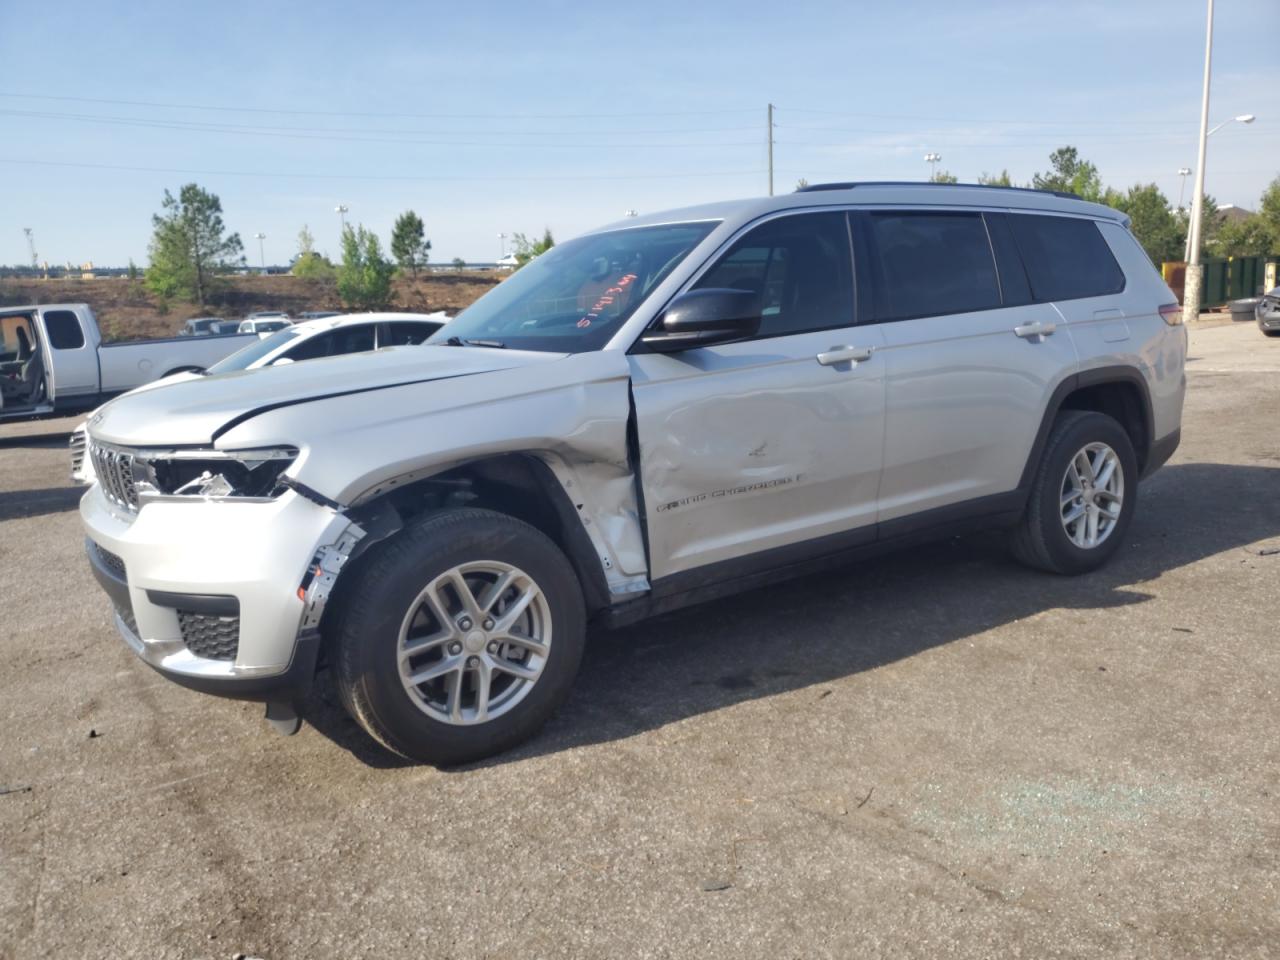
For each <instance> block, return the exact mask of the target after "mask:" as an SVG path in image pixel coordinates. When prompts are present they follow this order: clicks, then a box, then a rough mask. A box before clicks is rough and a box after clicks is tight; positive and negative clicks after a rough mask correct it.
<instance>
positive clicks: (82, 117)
mask: <svg viewBox="0 0 1280 960" xmlns="http://www.w3.org/2000/svg"><path fill="white" fill-rule="evenodd" d="M0 116H20V117H30V118H34V119H41V120H59V121H63V120H66V121H72V122H76V123H97V124H102V125H105V126H123V127H138V128H142V129H154V130H181V131H184V132H191V133H229V134H238V135H242V136H256V137H275V138H280V139H286V140H326V141H333V142H338V143H400V144H419V145H424V146H440V147H520V148H535V149H547V148H550V149H576V150H583V149H597V148H603V149H608V148H626V149H632V150H634V149H636V148H638V147H654V148H663V149H671V148H686V147H723V146H728V147H743V146H753V145H754V144H755V143H756V141H755V140H738V141H723V140H721V141H714V140H713V141H707V142H705V143H693V142H685V143H655V142H653V141H651V140H645V141H643V142H636V143H609V142H603V141H593V142H590V143H566V142H557V143H510V142H507V143H504V142H501V141H493V140H438V139H434V138H414V137H366V136H345V135H344V136H334V135H332V134H327V133H303V132H292V131H291V130H290V128H287V127H285V128H270V127H251V126H245V125H240V124H214V123H200V122H198V121H189V120H149V119H143V118H138V117H112V116H101V115H97V114H74V113H49V112H44V111H32V110H5V109H0ZM294 129H305V128H294ZM575 132H576V133H577V134H578V135H583V134H591V133H592V132H593V131H590V130H578V131H575ZM691 132H696V131H691ZM473 133H478V134H482V133H483V131H473Z"/></svg>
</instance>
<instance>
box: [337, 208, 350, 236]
mask: <svg viewBox="0 0 1280 960" xmlns="http://www.w3.org/2000/svg"><path fill="white" fill-rule="evenodd" d="M350 209H351V208H350V207H348V206H347V205H346V204H345V203H340V204H338V205H337V206H336V207H334V208H333V212H334V213H336V214H337V215H338V216H339V217H341V218H342V232H343V233H346V232H347V213H348V211H350Z"/></svg>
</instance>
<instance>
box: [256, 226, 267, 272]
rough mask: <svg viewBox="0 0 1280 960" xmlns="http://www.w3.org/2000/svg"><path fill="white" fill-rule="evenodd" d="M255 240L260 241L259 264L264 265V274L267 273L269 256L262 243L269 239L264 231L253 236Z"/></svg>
mask: <svg viewBox="0 0 1280 960" xmlns="http://www.w3.org/2000/svg"><path fill="white" fill-rule="evenodd" d="M253 239H255V240H257V241H258V262H259V263H261V264H262V272H263V273H264V274H265V273H266V272H267V255H266V253H265V252H264V248H263V246H262V241H263V240H265V239H267V235H266V234H265V233H263V232H262V231H258V232H257V233H255V234H254V235H253Z"/></svg>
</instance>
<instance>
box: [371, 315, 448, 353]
mask: <svg viewBox="0 0 1280 960" xmlns="http://www.w3.org/2000/svg"><path fill="white" fill-rule="evenodd" d="M387 326H388V327H390V328H391V330H390V334H391V335H390V336H389V337H388V338H387V341H386V343H383V344H382V346H384V347H403V346H405V345H406V344H412V343H421V342H422V341H423V340H425V339H427V337H429V336H431V335H432V334H433V333H435V332H436V331H437V330H439V329H440V327H441V324H439V323H428V322H426V321H418V320H394V321H392V322H391V323H389V324H387Z"/></svg>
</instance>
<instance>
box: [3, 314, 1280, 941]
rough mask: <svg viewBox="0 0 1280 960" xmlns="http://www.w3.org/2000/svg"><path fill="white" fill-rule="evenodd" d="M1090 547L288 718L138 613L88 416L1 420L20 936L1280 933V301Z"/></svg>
mask: <svg viewBox="0 0 1280 960" xmlns="http://www.w3.org/2000/svg"><path fill="white" fill-rule="evenodd" d="M1190 356H1191V359H1190V361H1189V364H1188V369H1189V389H1188V397H1187V409H1186V416H1185V421H1184V433H1183V444H1182V447H1181V449H1180V450H1179V451H1178V453H1177V454H1176V455H1175V457H1174V459H1173V460H1172V461H1171V463H1170V464H1169V465H1168V466H1166V467H1165V468H1164V469H1162V470H1161V471H1159V472H1158V473H1157V474H1156V475H1155V476H1153V477H1152V478H1151V479H1150V480H1148V481H1147V482H1145V483H1144V484H1143V485H1142V487H1141V491H1140V503H1139V508H1138V512H1137V515H1136V518H1135V521H1134V523H1133V526H1132V528H1131V531H1130V536H1129V542H1128V544H1127V545H1126V547H1125V549H1124V550H1123V551H1122V552H1121V553H1120V554H1119V555H1118V556H1117V557H1116V559H1115V561H1114V562H1113V563H1112V564H1111V565H1110V566H1108V567H1107V568H1106V569H1105V570H1103V571H1101V572H1099V573H1096V574H1093V575H1089V576H1085V577H1080V578H1074V579H1066V578H1058V577H1052V576H1047V575H1044V574H1039V573H1035V572H1032V571H1029V570H1025V569H1023V568H1021V567H1019V566H1018V565H1016V564H1015V563H1014V562H1012V561H1011V560H1009V559H1008V558H1007V556H1006V555H1005V553H1004V551H1003V547H1002V543H1001V540H1000V538H999V537H998V536H996V535H994V534H990V535H982V534H980V535H977V536H973V537H968V538H964V539H960V540H951V541H946V542H943V543H940V544H935V545H932V546H928V547H923V548H919V549H914V550H911V551H909V552H906V553H902V554H898V555H895V556H892V557H888V558H885V559H882V560H878V561H875V562H869V563H864V564H859V565H855V566H849V567H844V568H842V569H839V570H835V571H831V572H828V573H825V574H823V575H821V576H815V577H810V578H808V579H805V580H801V581H796V582H790V583H779V584H778V585H776V586H774V587H772V588H769V589H764V590H758V591H755V592H753V593H750V594H747V595H744V596H740V597H736V598H730V599H726V600H722V601H718V602H715V603H712V604H708V605H704V606H701V607H697V608H693V609H689V610H685V611H682V612H679V613H676V614H671V615H668V616H664V617H662V618H660V619H657V620H654V621H651V622H648V623H643V624H639V625H637V626H635V627H631V628H628V629H625V630H621V631H617V632H612V633H609V632H603V631H602V632H599V633H596V634H594V635H593V636H592V638H591V643H590V645H589V649H588V654H587V658H586V662H585V664H584V668H583V671H582V675H581V676H580V678H579V680H578V684H577V687H576V692H575V694H574V696H573V697H572V699H571V700H570V702H569V703H568V704H567V706H566V707H565V708H564V709H563V710H562V711H561V712H560V713H559V714H558V716H557V717H555V718H554V719H553V721H552V722H551V724H550V725H549V726H548V728H547V729H546V730H545V731H544V732H543V733H542V735H540V736H539V737H537V738H536V739H535V740H534V741H532V742H530V743H529V744H527V745H526V746H524V747H522V748H520V749H518V750H516V751H514V752H511V753H508V754H506V755H503V756H501V757H498V758H496V759H494V760H491V761H489V762H486V763H482V764H479V765H475V766H472V767H468V768H464V769H461V770H454V771H440V770H436V769H432V768H429V767H417V766H409V765H405V764H401V763H399V762H397V761H395V760H393V759H391V758H389V757H388V756H386V755H385V754H382V753H381V752H379V750H378V749H377V748H376V747H375V746H374V745H373V744H372V743H371V742H370V741H369V740H368V739H367V738H366V737H365V736H364V735H363V734H362V733H361V732H360V730H359V729H358V728H357V727H355V725H354V724H352V723H351V722H350V721H349V720H347V719H346V718H345V716H344V715H343V714H342V712H341V709H340V708H339V707H337V706H336V701H335V699H334V698H333V696H332V694H331V693H326V696H325V697H322V698H321V699H319V700H318V701H317V702H316V703H315V704H314V705H313V706H312V707H311V708H310V710H309V711H308V716H307V719H308V723H307V724H306V725H305V726H304V728H303V731H302V732H301V733H300V734H299V735H297V736H295V737H289V738H285V737H280V736H278V735H276V734H273V733H272V732H271V731H270V730H269V729H268V727H267V726H266V724H265V723H264V722H263V720H262V715H261V714H262V709H261V707H259V706H254V705H250V704H241V703H236V702H231V701H223V700H217V699H213V698H209V697H204V696H201V695H198V694H194V693H191V692H188V691H186V690H183V689H180V688H178V687H176V686H174V685H172V684H170V683H168V682H166V681H165V680H163V679H161V678H160V677H158V676H157V675H156V674H154V673H153V672H151V671H150V670H149V669H148V668H147V667H146V666H144V665H143V664H141V663H140V662H138V661H137V660H136V659H135V658H134V656H133V655H132V654H131V653H130V652H129V651H128V650H127V649H126V647H125V646H124V644H123V643H122V642H121V641H120V640H119V639H118V638H117V637H116V635H115V633H114V630H113V629H112V627H111V624H110V621H109V617H108V605H107V602H106V600H105V598H104V597H103V595H102V594H101V593H100V591H99V590H98V588H97V587H96V585H95V584H94V583H93V581H92V579H91V577H90V574H89V571H88V568H87V566H86V563H85V561H84V558H83V555H82V554H83V547H82V536H81V533H80V526H79V519H78V516H77V514H76V503H77V499H78V493H79V491H77V490H75V489H73V488H71V487H70V486H69V485H68V483H67V463H68V461H67V453H66V447H65V444H66V432H67V430H68V429H69V428H70V426H71V425H72V424H73V423H74V420H62V421H45V422H42V423H32V424H17V425H10V426H4V427H0V564H2V565H3V570H4V573H5V576H4V580H3V587H2V588H0V957H3V958H28V957H31V958H35V957H40V958H45V957H59V958H61V957H67V958H71V957H77V958H79V957H85V958H90V957H102V958H120V957H147V958H169V957H172V958H199V957H210V958H224V960H226V958H231V957H233V956H235V955H237V954H241V953H243V954H247V955H249V956H258V957H263V958H267V960H284V958H329V957H332V958H348V957H379V958H390V957H402V956H403V957H432V958H452V957H459V958H463V957H465V958H478V957H496V956H502V957H508V958H534V957H601V958H604V957H609V958H621V957H628V958H630V957H672V958H677V957H678V958H685V957H697V958H700V960H701V958H719V957H726V958H743V957H769V958H790V957H797V958H798V957H806V958H810V957H839V958H850V957H864V956H865V957H891V956H892V957H896V956H909V957H922V958H930V960H936V958H943V957H1001V958H1006V957H1024V956H1025V957H1035V958H1047V957H1103V956H1105V957H1109V958H1114V957H1134V958H1139V957H1140V958H1144V960H1149V958H1155V957H1170V958H1173V957H1178V958H1185V957H1228V956H1229V957H1257V958H1263V957H1271V958H1274V957H1276V956H1277V955H1280V796H1278V794H1280V779H1278V777H1277V771H1278V770H1280V737H1277V730H1278V729H1280V700H1278V695H1280V629H1278V627H1277V624H1278V622H1280V426H1278V423H1280V419H1278V417H1277V412H1278V411H1280V340H1268V339H1265V338H1264V337H1262V335H1261V334H1260V333H1259V332H1258V330H1257V329H1256V328H1255V327H1254V326H1253V325H1252V324H1234V325H1222V326H1216V327H1200V326H1197V327H1196V328H1195V329H1194V330H1193V332H1192V344H1191V355H1190Z"/></svg>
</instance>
